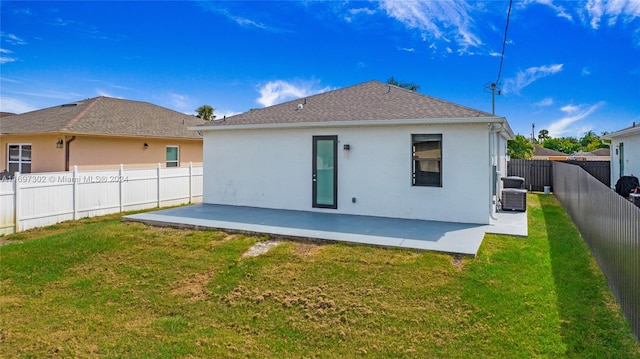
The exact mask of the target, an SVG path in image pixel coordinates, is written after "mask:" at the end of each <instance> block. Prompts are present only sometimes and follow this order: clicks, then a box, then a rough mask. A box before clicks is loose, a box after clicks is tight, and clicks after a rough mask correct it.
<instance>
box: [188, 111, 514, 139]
mask: <svg viewBox="0 0 640 359" xmlns="http://www.w3.org/2000/svg"><path fill="white" fill-rule="evenodd" d="M471 123H501V124H504V131H505V132H506V133H507V134H508V135H510V136H511V137H513V131H512V130H511V127H510V126H509V123H508V122H507V121H506V119H505V118H504V117H497V116H495V117H494V116H491V117H458V118H422V119H420V118H418V119H389V120H358V121H323V122H288V123H259V124H247V125H222V124H221V125H201V126H192V127H188V128H187V129H189V130H191V131H241V130H262V129H291V128H314V127H316V128H317V127H321V128H327V127H371V126H405V125H443V124H471Z"/></svg>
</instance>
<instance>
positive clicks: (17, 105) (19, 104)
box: [0, 96, 36, 113]
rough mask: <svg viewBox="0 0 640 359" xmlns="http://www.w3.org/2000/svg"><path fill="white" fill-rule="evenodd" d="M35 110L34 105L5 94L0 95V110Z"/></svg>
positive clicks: (20, 111) (23, 111) (22, 111)
mask: <svg viewBox="0 0 640 359" xmlns="http://www.w3.org/2000/svg"><path fill="white" fill-rule="evenodd" d="M34 110H36V108H35V107H33V106H31V105H29V104H27V103H26V102H24V101H22V100H18V99H15V98H10V97H6V96H2V97H0V112H11V113H25V112H30V111H34Z"/></svg>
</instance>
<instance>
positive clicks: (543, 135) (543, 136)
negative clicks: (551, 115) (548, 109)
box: [538, 129, 549, 143]
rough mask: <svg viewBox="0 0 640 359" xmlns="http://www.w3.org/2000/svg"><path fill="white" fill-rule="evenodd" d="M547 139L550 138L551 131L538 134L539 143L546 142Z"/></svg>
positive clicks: (541, 131) (542, 131)
mask: <svg viewBox="0 0 640 359" xmlns="http://www.w3.org/2000/svg"><path fill="white" fill-rule="evenodd" d="M547 138H549V131H548V130H545V129H542V130H540V131H539V132H538V141H539V143H542V142H544V141H545V140H546V139H547Z"/></svg>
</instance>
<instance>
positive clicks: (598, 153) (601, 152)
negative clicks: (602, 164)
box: [591, 148, 611, 157]
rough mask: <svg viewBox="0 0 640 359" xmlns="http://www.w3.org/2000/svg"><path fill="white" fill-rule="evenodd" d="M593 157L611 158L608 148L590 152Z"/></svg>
mask: <svg viewBox="0 0 640 359" xmlns="http://www.w3.org/2000/svg"><path fill="white" fill-rule="evenodd" d="M591 153H592V154H593V155H594V156H598V157H607V156H611V149H609V148H598V149H597V150H593V151H591Z"/></svg>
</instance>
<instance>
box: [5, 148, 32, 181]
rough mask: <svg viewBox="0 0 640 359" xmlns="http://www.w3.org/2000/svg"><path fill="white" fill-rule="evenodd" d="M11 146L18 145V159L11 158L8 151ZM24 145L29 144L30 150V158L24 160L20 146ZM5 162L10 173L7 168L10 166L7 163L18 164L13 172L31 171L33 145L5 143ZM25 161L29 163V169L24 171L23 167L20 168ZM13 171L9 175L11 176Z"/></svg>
mask: <svg viewBox="0 0 640 359" xmlns="http://www.w3.org/2000/svg"><path fill="white" fill-rule="evenodd" d="M11 146H18V156H19V159H18V160H17V161H15V160H11V151H10V148H11ZM24 146H29V147H30V148H29V149H30V150H31V158H29V160H28V161H27V160H24V159H23V158H22V148H23V147H24ZM6 163H7V171H9V172H10V173H11V170H10V169H9V168H10V166H9V164H18V170H17V171H15V172H20V173H31V165H32V163H33V146H32V145H31V144H30V143H8V144H7V162H6ZM26 163H28V164H29V171H28V172H24V171H23V169H22V166H23V164H26ZM15 172H13V173H11V175H12V176H13V174H14V173H15Z"/></svg>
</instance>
